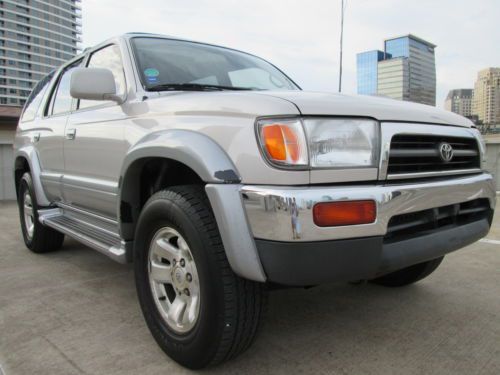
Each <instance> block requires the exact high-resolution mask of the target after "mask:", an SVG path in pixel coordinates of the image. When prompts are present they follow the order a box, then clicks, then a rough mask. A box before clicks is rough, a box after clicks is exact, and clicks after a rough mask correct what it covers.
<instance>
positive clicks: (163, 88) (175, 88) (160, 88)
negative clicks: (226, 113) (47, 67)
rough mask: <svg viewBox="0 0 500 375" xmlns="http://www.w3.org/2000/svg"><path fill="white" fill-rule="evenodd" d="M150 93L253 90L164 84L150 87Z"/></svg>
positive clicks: (198, 84) (218, 86)
mask: <svg viewBox="0 0 500 375" xmlns="http://www.w3.org/2000/svg"><path fill="white" fill-rule="evenodd" d="M147 90H148V91H221V90H253V89H252V88H250V87H234V86H220V85H205V84H201V83H162V84H159V85H155V86H152V87H148V89H147Z"/></svg>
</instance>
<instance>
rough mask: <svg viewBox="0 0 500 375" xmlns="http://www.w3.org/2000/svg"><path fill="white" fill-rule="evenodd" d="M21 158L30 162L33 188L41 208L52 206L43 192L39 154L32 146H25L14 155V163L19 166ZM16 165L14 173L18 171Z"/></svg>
mask: <svg viewBox="0 0 500 375" xmlns="http://www.w3.org/2000/svg"><path fill="white" fill-rule="evenodd" d="M19 158H24V159H26V161H27V162H28V165H29V167H30V173H31V179H32V181H33V187H34V189H35V195H36V202H37V204H38V205H39V206H45V207H48V206H50V204H51V203H50V201H49V200H48V199H47V196H46V195H45V191H44V190H43V186H42V181H41V179H40V175H41V173H42V167H41V165H40V160H39V158H38V153H37V151H36V149H35V147H33V146H32V145H28V146H24V147H21V148H19V149H17V150H16V151H15V153H14V163H15V164H17V160H18V159H19ZM15 164H14V171H15V170H16V165H15Z"/></svg>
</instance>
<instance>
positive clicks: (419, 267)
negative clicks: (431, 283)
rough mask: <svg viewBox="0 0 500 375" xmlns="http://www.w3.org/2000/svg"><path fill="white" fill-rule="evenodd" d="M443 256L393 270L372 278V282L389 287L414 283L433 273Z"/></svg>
mask: <svg viewBox="0 0 500 375" xmlns="http://www.w3.org/2000/svg"><path fill="white" fill-rule="evenodd" d="M443 258H444V256H443V257H440V258H436V259H433V260H429V261H427V262H423V263H418V264H415V265H413V266H410V267H406V268H403V269H401V270H399V271H395V272H391V273H388V274H387V275H384V276H381V277H378V278H376V279H373V280H370V282H372V283H374V284H379V285H383V286H389V287H399V286H405V285H409V284H413V283H416V282H417V281H420V280H422V279H424V278H426V277H427V276H429V275H430V274H431V273H433V272H434V271H435V270H436V268H438V267H439V265H440V264H441V262H442V261H443Z"/></svg>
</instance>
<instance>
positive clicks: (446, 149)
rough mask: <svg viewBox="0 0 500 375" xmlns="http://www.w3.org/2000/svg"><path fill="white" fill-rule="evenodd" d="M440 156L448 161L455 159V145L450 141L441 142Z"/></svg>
mask: <svg viewBox="0 0 500 375" xmlns="http://www.w3.org/2000/svg"><path fill="white" fill-rule="evenodd" d="M439 156H440V157H441V160H443V161H444V162H445V163H448V162H449V161H451V159H453V147H451V145H450V144H449V143H446V142H442V143H440V144H439Z"/></svg>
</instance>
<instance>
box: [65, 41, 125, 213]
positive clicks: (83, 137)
mask: <svg viewBox="0 0 500 375" xmlns="http://www.w3.org/2000/svg"><path fill="white" fill-rule="evenodd" d="M87 67H92V68H107V69H110V70H111V72H112V73H113V76H114V78H115V83H116V87H117V93H118V94H120V95H125V92H126V81H125V74H124V70H123V64H122V56H121V53H120V48H119V46H118V45H116V44H110V45H107V46H105V47H103V48H101V49H98V50H96V51H94V52H92V53H91V54H90V57H89V59H88V63H87ZM127 117H128V115H127V114H126V113H125V112H124V110H123V105H118V104H117V103H115V102H112V101H93V100H79V101H78V103H77V108H76V111H74V112H73V113H72V114H71V115H70V116H69V118H68V122H67V124H66V131H65V134H66V137H65V139H64V158H65V173H64V177H63V194H64V198H65V201H66V202H67V203H68V204H70V205H72V206H74V207H77V208H81V209H84V210H86V211H90V212H92V213H95V214H98V215H101V216H106V217H109V218H112V219H116V212H117V192H118V179H119V176H120V167H121V164H122V162H123V158H124V157H125V152H126V144H125V137H124V131H125V129H124V121H123V120H124V119H126V118H127Z"/></svg>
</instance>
